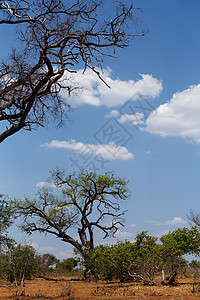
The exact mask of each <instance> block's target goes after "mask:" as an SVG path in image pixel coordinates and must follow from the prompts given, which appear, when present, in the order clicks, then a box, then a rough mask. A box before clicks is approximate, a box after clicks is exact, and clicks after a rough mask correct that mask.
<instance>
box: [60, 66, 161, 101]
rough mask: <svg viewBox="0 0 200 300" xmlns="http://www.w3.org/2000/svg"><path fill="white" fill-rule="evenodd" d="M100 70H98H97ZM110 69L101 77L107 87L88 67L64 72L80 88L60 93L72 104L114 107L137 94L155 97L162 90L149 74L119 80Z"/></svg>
mask: <svg viewBox="0 0 200 300" xmlns="http://www.w3.org/2000/svg"><path fill="white" fill-rule="evenodd" d="M99 71H100V70H99ZM111 73H112V70H111V69H110V68H107V69H106V70H104V73H103V74H102V78H103V79H104V80H105V82H106V83H107V84H108V85H109V86H110V88H108V87H107V86H106V85H105V83H104V82H102V81H101V80H100V79H99V78H98V76H97V75H96V74H95V73H94V72H93V71H92V70H90V69H88V70H86V72H85V73H84V74H83V70H78V71H77V73H75V74H73V73H72V74H70V77H69V75H68V74H67V73H66V75H65V78H66V79H67V80H68V81H69V80H70V81H71V83H72V86H73V85H74V86H80V87H82V89H81V90H80V93H78V95H75V96H73V97H68V94H67V91H66V90H64V89H63V91H62V92H61V95H62V96H63V97H64V98H66V99H67V102H68V103H70V104H71V105H73V106H78V105H81V104H89V105H93V106H100V105H105V106H107V107H114V106H118V105H122V104H124V103H125V102H126V101H127V100H129V99H132V100H136V99H137V98H138V97H139V96H140V97H141V96H144V97H150V98H155V97H157V96H158V95H159V94H160V93H161V91H162V88H163V87H162V82H161V81H160V80H158V79H157V78H154V77H153V76H152V75H149V74H140V76H141V79H138V80H137V81H134V80H120V79H119V78H117V79H112V78H111Z"/></svg>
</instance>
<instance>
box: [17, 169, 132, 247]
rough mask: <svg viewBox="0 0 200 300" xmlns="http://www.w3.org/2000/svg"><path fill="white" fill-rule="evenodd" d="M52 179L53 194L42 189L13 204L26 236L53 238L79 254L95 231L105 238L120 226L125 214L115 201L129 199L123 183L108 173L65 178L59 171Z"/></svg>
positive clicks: (86, 173) (89, 243)
mask: <svg viewBox="0 0 200 300" xmlns="http://www.w3.org/2000/svg"><path fill="white" fill-rule="evenodd" d="M52 178H53V181H54V184H55V185H56V186H57V187H58V188H60V189H58V190H56V191H55V193H54V194H53V193H51V192H49V191H48V190H47V189H42V190H39V191H38V193H37V195H36V197H35V198H33V199H30V198H28V197H25V200H23V201H21V200H20V201H18V200H16V201H15V207H16V210H17V212H18V214H19V215H20V216H21V217H22V218H23V222H22V226H21V228H22V229H23V230H24V231H25V232H27V233H28V234H31V233H32V232H34V231H39V232H41V233H45V234H47V233H49V234H53V235H55V236H56V237H57V238H60V239H61V240H63V241H64V242H66V243H70V244H71V245H72V246H74V247H75V248H76V249H77V250H78V251H80V252H81V253H83V252H84V251H89V252H90V251H91V250H92V249H93V247H94V229H95V228H96V229H98V230H99V231H101V232H102V233H103V234H104V238H106V237H108V236H114V235H115V233H116V231H117V229H118V227H119V226H120V225H123V223H124V221H125V219H124V214H125V211H123V212H120V203H119V200H127V199H128V198H129V197H130V194H129V190H128V187H127V185H128V181H127V180H125V179H123V178H120V177H116V176H114V174H113V173H112V172H106V173H105V174H103V175H102V174H100V175H99V174H96V173H93V172H87V171H83V172H80V173H78V174H72V175H66V174H65V171H64V170H60V169H59V168H57V169H56V170H53V171H52ZM59 192H61V195H60V196H58V195H59ZM106 224H109V225H106ZM71 228H73V229H75V230H76V234H78V236H79V239H78V240H77V238H76V239H75V238H74V237H73V236H71V235H70V234H69V231H70V229H71Z"/></svg>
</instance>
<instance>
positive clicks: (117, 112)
mask: <svg viewBox="0 0 200 300" xmlns="http://www.w3.org/2000/svg"><path fill="white" fill-rule="evenodd" d="M118 116H119V111H118V110H116V109H113V110H111V112H110V113H109V114H108V115H106V116H105V117H106V118H114V117H118Z"/></svg>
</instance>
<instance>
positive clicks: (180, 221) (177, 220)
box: [165, 217, 187, 225]
mask: <svg viewBox="0 0 200 300" xmlns="http://www.w3.org/2000/svg"><path fill="white" fill-rule="evenodd" d="M185 223H187V222H186V221H185V220H183V219H182V218H179V217H175V218H173V219H172V220H169V221H166V222H165V224H166V225H179V224H180V225H181V224H185Z"/></svg>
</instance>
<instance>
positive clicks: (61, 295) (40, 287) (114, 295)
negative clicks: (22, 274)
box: [0, 278, 200, 300]
mask: <svg viewBox="0 0 200 300" xmlns="http://www.w3.org/2000/svg"><path fill="white" fill-rule="evenodd" d="M0 299H12V300H21V299H23V300H25V299H26V300H27V299H29V300H30V299H31V300H36V299H43V300H45V299H77V300H78V299H80V300H82V299H85V300H86V299H87V300H90V299H91V300H92V299H109V300H112V299H113V300H114V299H120V300H121V299H138V300H142V299H150V300H153V299H168V300H189V299H199V300H200V286H199V291H198V286H197V284H195V285H194V280H193V279H188V278H187V279H182V280H179V282H178V284H177V286H174V287H169V286H152V287H150V286H144V285H141V284H133V283H119V282H114V283H105V282H90V283H89V282H84V281H72V282H71V283H69V281H66V278H65V279H64V278H63V279H60V280H59V281H47V280H45V279H39V278H38V279H34V280H29V281H25V285H24V287H16V286H14V285H8V284H6V283H3V282H1V283H0Z"/></svg>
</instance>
